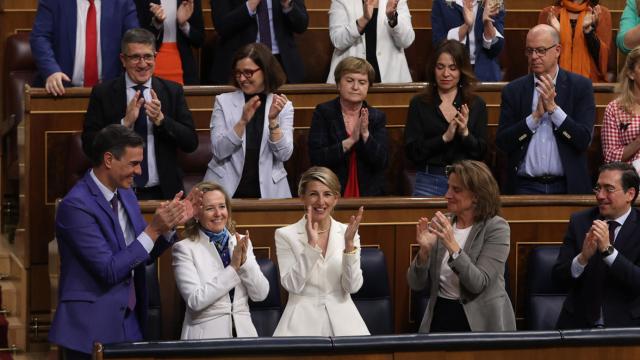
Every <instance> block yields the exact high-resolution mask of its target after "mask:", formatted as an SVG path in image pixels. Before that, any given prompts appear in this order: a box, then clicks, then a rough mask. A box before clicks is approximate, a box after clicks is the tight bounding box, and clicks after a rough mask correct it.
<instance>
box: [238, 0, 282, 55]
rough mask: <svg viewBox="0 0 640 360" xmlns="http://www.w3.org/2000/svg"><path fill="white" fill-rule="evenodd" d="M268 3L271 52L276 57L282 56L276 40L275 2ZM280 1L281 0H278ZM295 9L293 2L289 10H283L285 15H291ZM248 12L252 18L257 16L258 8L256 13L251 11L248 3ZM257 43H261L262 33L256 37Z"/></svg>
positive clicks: (270, 0)
mask: <svg viewBox="0 0 640 360" xmlns="http://www.w3.org/2000/svg"><path fill="white" fill-rule="evenodd" d="M266 1H267V9H268V11H269V29H270V30H271V52H272V53H273V54H274V55H275V54H280V48H279V47H278V40H276V31H275V29H274V28H273V0H266ZM277 1H280V0H277ZM292 9H293V2H291V6H289V8H288V9H286V10H284V9H283V10H282V12H283V13H285V14H287V13H289V12H290V11H291V10H292ZM247 10H249V15H251V16H256V14H257V8H256V11H251V9H249V2H247ZM256 42H258V43H259V42H260V31H258V34H257V35H256Z"/></svg>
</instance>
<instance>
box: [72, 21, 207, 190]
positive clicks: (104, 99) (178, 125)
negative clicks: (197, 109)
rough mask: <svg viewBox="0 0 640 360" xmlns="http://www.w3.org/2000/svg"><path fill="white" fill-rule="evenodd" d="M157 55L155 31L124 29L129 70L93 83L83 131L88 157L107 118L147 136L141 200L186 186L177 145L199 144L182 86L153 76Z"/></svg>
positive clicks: (187, 149) (138, 181) (190, 148)
mask: <svg viewBox="0 0 640 360" xmlns="http://www.w3.org/2000/svg"><path fill="white" fill-rule="evenodd" d="M155 58H156V51H155V39H154V37H153V34H152V33H150V32H149V31H147V30H143V29H132V30H129V31H127V32H126V33H125V35H124V38H123V40H122V53H121V54H120V60H121V61H122V65H123V66H124V68H125V70H126V72H125V74H124V75H122V76H120V77H119V78H116V79H114V80H111V81H107V82H104V83H102V84H100V85H99V86H96V87H94V88H93V91H92V92H91V97H90V99H89V108H88V109H87V114H86V118H85V123H84V131H83V133H82V146H83V148H84V151H85V153H86V154H87V155H88V156H89V157H90V158H91V157H92V154H91V149H92V145H93V138H94V137H95V134H96V132H98V131H99V130H100V129H102V128H103V127H105V126H107V125H109V124H114V123H115V124H122V125H124V126H126V127H128V128H130V129H133V130H135V132H136V133H138V135H140V136H141V137H142V138H143V139H144V141H145V146H144V154H143V155H144V157H143V159H142V162H141V167H142V169H141V173H140V174H139V175H137V176H136V177H135V179H134V187H135V191H136V195H137V196H138V199H139V200H149V199H171V198H172V197H173V196H174V195H175V193H177V192H178V191H180V190H182V175H181V173H182V172H181V171H180V170H179V168H178V164H177V161H176V156H177V154H176V150H177V149H180V150H182V151H184V152H192V151H194V150H195V149H196V148H197V147H198V136H197V134H196V131H195V128H194V125H193V119H192V117H191V112H190V111H189V109H188V108H187V103H186V100H185V98H184V93H183V91H182V87H181V86H180V85H179V84H177V83H174V82H172V81H169V80H163V79H160V78H157V77H154V76H153V72H154V69H155Z"/></svg>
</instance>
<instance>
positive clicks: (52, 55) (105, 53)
mask: <svg viewBox="0 0 640 360" xmlns="http://www.w3.org/2000/svg"><path fill="white" fill-rule="evenodd" d="M77 18H78V16H77V8H76V2H75V1H67V0H40V1H39V2H38V12H37V13H36V18H35V20H34V22H33V28H32V30H31V38H30V42H31V52H32V53H33V57H34V59H35V62H36V66H37V67H38V72H39V74H40V79H38V82H39V83H43V81H45V80H46V79H47V78H48V77H49V75H51V74H53V73H54V72H58V71H61V72H63V73H65V74H66V75H67V76H69V78H71V77H72V76H73V65H74V62H75V53H76V23H77ZM137 27H139V25H138V18H137V16H136V7H135V4H134V2H133V1H131V0H102V2H101V7H100V50H101V52H102V53H101V55H102V81H104V80H108V79H112V78H115V77H117V76H118V75H120V73H122V64H121V62H120V57H119V54H120V40H121V39H122V35H124V33H125V32H126V31H127V30H129V29H131V28H137ZM65 85H69V84H65Z"/></svg>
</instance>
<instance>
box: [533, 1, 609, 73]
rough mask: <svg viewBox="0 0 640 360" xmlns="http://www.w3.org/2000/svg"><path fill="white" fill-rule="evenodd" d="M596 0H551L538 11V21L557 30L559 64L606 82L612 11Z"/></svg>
mask: <svg viewBox="0 0 640 360" xmlns="http://www.w3.org/2000/svg"><path fill="white" fill-rule="evenodd" d="M599 3H600V1H599V0H589V1H585V0H554V4H553V5H552V6H547V7H545V8H544V9H542V11H541V12H540V16H539V17H538V23H539V24H549V25H551V26H553V28H554V29H556V31H558V33H559V34H560V45H562V50H561V51H562V52H561V53H560V67H562V68H563V69H565V70H568V71H571V72H574V73H576V74H580V75H582V76H584V77H587V78H590V79H591V80H592V81H593V82H606V81H608V80H607V66H608V63H609V46H610V45H611V13H610V12H609V9H607V7H605V6H602V5H600V4H599Z"/></svg>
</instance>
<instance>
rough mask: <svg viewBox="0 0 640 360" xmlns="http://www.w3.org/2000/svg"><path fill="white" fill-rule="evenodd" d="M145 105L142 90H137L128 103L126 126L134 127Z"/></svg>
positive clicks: (125, 116) (125, 115)
mask: <svg viewBox="0 0 640 360" xmlns="http://www.w3.org/2000/svg"><path fill="white" fill-rule="evenodd" d="M143 105H144V97H143V96H142V91H140V90H136V93H135V94H134V95H133V98H131V101H129V104H127V110H126V112H125V114H124V124H123V125H124V126H126V127H129V128H130V127H132V126H133V124H134V123H135V122H136V120H137V119H138V115H139V114H140V108H142V106H143Z"/></svg>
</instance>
